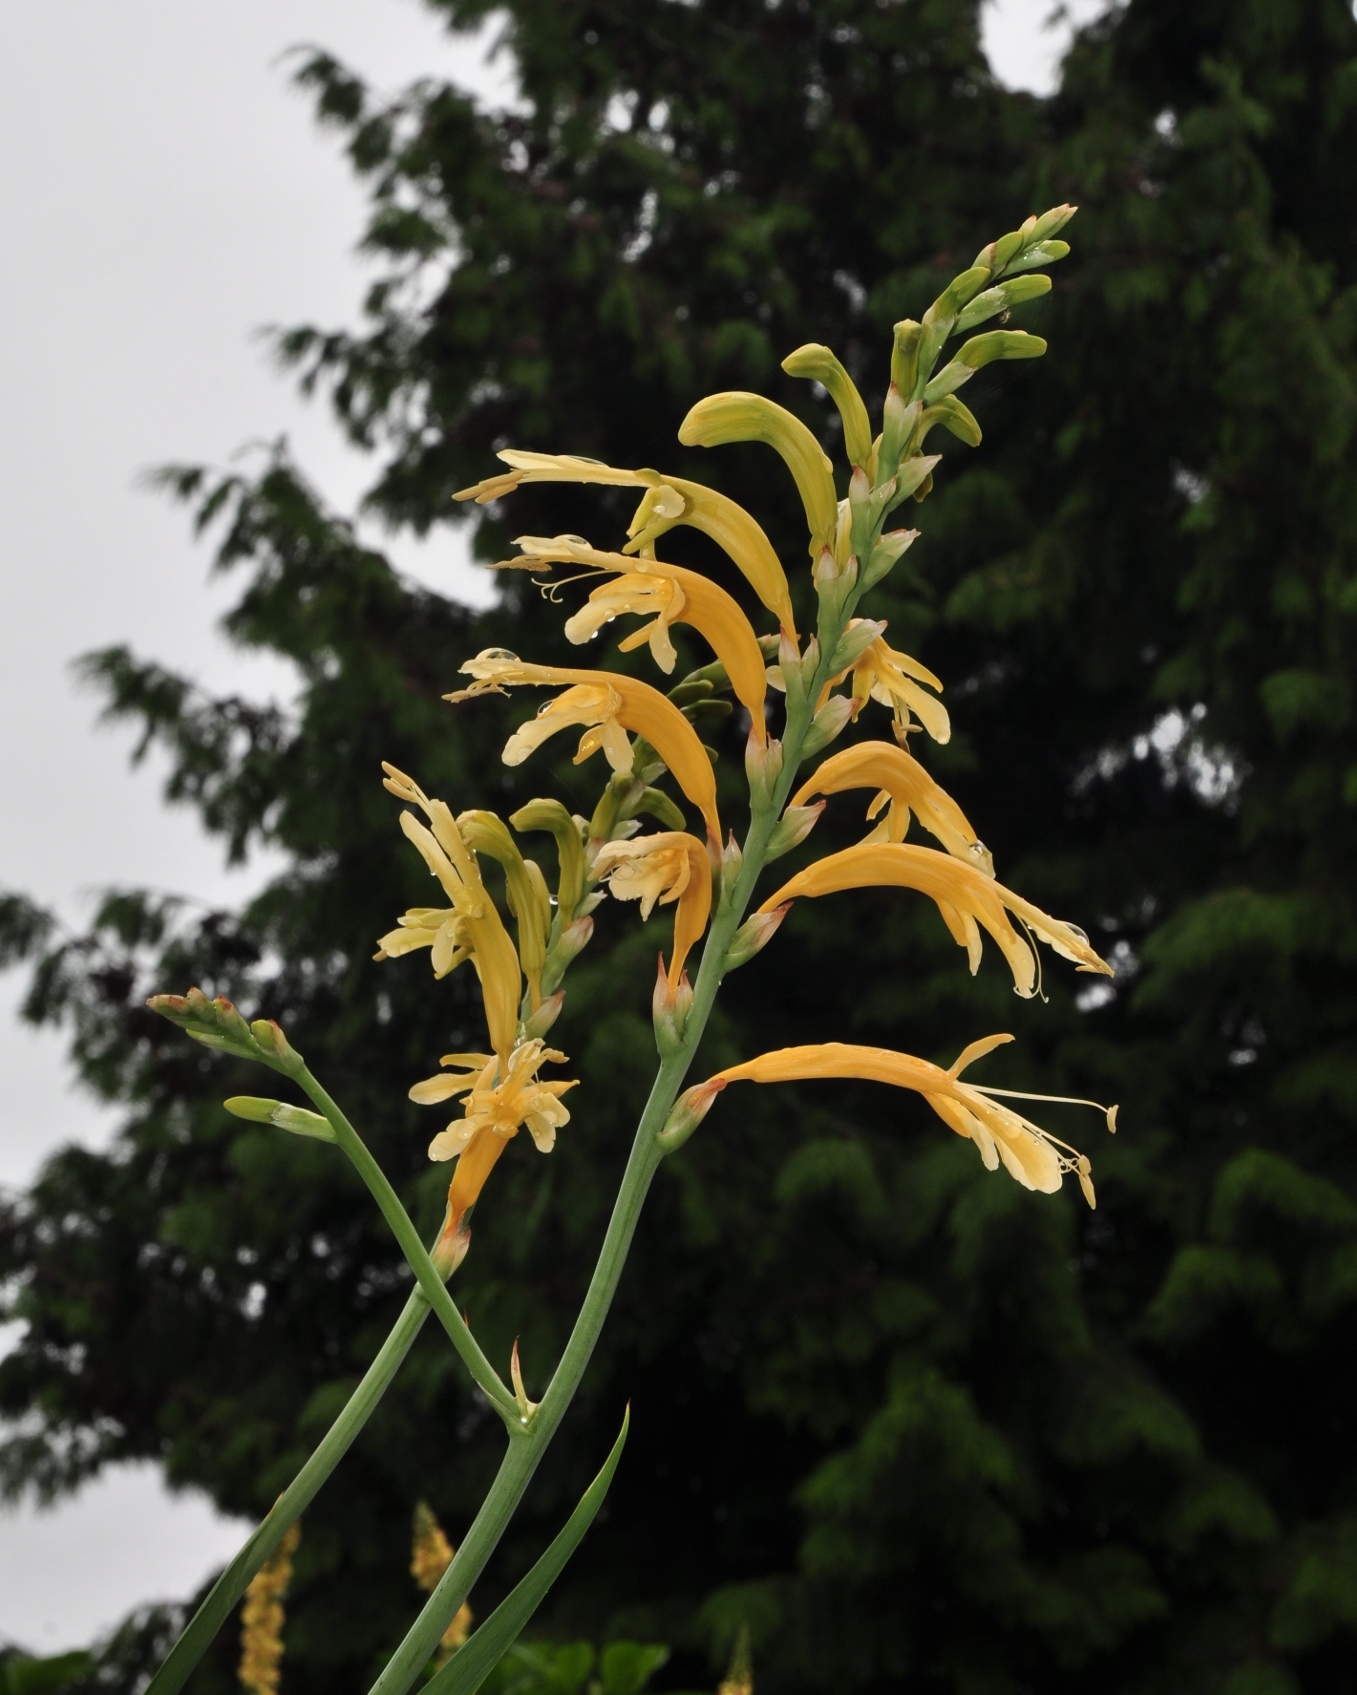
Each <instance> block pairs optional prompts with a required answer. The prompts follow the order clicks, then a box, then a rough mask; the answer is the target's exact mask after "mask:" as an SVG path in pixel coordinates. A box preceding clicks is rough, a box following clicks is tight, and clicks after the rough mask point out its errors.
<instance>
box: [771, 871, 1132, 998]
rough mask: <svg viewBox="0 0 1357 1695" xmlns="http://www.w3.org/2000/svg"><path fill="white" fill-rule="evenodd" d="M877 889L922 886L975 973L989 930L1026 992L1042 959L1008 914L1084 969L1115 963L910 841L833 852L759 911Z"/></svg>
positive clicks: (1073, 933) (1069, 928)
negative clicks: (799, 899) (802, 898)
mask: <svg viewBox="0 0 1357 1695" xmlns="http://www.w3.org/2000/svg"><path fill="white" fill-rule="evenodd" d="M875 887H895V888H908V889H917V890H918V891H919V892H920V893H922V894H926V895H928V896H930V898H931V899H932V900H933V901H934V903H935V904H936V906H937V908H938V911H939V912H940V913H941V915H942V918H943V922H944V923H945V924H946V925H947V928H948V930H949V931H950V932H951V934H952V937H953V939H954V940H955V941H956V942H957V944H958V945H959V946H961V947H964V948H965V949H966V951H967V954H968V956H969V959H970V966H971V970H972V972H975V971H977V970H978V969H979V966H980V949H981V943H980V930H981V928H983V929H985V930H987V931H988V932H989V934H990V935H991V936H992V937H993V938H994V940H995V941H996V942H997V943H998V945H999V948H1000V950H1001V951H1002V953H1003V955H1004V957H1005V959H1006V960H1007V961H1008V965H1009V969H1010V970H1011V971H1012V973H1013V984H1014V987H1015V988H1016V990H1017V992H1018V993H1019V994H1020V995H1022V996H1023V997H1024V998H1029V997H1030V996H1031V995H1033V994H1035V993H1036V991H1037V987H1038V979H1037V962H1036V959H1035V957H1034V950H1033V949H1032V948H1031V947H1030V946H1029V945H1028V942H1027V941H1025V940H1024V939H1023V937H1022V936H1020V935H1019V934H1018V932H1017V931H1016V930H1015V929H1014V928H1013V925H1012V923H1011V922H1010V920H1009V913H1010V912H1011V913H1012V914H1013V916H1014V917H1015V918H1017V919H1018V921H1019V923H1020V924H1021V925H1022V926H1023V929H1024V930H1025V931H1026V932H1027V933H1028V935H1030V936H1032V937H1035V938H1036V939H1037V940H1039V941H1043V942H1045V943H1046V944H1047V945H1048V946H1049V947H1051V948H1053V949H1054V950H1055V952H1056V953H1058V954H1060V955H1062V956H1063V957H1064V958H1066V959H1069V960H1072V961H1073V962H1074V963H1075V964H1076V965H1077V966H1078V967H1079V969H1080V970H1081V971H1091V972H1097V973H1099V974H1101V975H1103V976H1107V977H1110V976H1112V975H1113V969H1112V967H1111V966H1110V965H1109V964H1108V963H1107V961H1106V960H1104V959H1101V958H1100V957H1099V956H1098V954H1097V953H1095V952H1094V950H1093V948H1092V947H1091V946H1090V945H1089V940H1088V937H1087V936H1086V935H1085V934H1084V932H1083V931H1082V930H1080V929H1079V928H1078V927H1077V926H1076V925H1073V924H1067V923H1065V922H1064V921H1063V920H1061V919H1058V918H1052V917H1051V916H1050V915H1049V914H1048V913H1045V912H1043V911H1042V910H1041V909H1040V907H1036V906H1033V905H1032V903H1031V902H1030V901H1026V900H1024V899H1023V898H1022V896H1021V895H1016V894H1014V893H1013V891H1012V890H1011V889H1006V888H1005V887H1004V886H1003V884H1002V883H996V882H994V881H993V880H992V879H991V878H989V877H987V876H986V875H985V874H984V873H983V872H982V871H980V870H978V869H977V868H975V867H974V866H971V865H967V864H963V863H962V862H961V861H960V860H957V859H953V858H951V857H950V856H949V855H948V854H945V853H939V852H938V851H937V850H936V849H934V848H922V847H911V846H909V845H907V844H906V843H903V842H877V841H870V840H869V841H866V842H859V843H858V845H857V846H856V847H851V848H845V849H843V850H842V851H841V852H839V853H832V854H828V855H826V856H825V858H824V859H818V860H816V861H815V862H814V864H812V865H808V866H807V867H806V869H805V870H804V871H800V872H798V873H797V875H796V876H795V877H792V878H791V879H790V880H789V881H788V882H786V883H784V884H783V885H782V887H781V888H780V889H778V890H777V892H776V893H775V894H772V895H770V896H769V897H768V899H767V900H766V901H764V903H763V905H762V906H761V907H760V908H759V910H760V911H761V912H769V911H771V910H772V909H773V907H775V906H780V905H781V904H782V902H783V901H785V900H791V899H793V898H795V897H797V896H800V895H806V896H811V897H815V896H819V895H827V894H833V893H837V892H839V891H841V890H844V889H861V888H875Z"/></svg>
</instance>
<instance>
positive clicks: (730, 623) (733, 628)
mask: <svg viewBox="0 0 1357 1695" xmlns="http://www.w3.org/2000/svg"><path fill="white" fill-rule="evenodd" d="M517 545H518V546H519V547H521V548H522V549H523V551H524V553H525V554H527V555H530V556H531V557H532V558H534V559H542V560H547V561H557V560H560V561H565V562H569V563H572V564H580V565H592V566H593V567H594V568H595V569H596V570H599V571H611V572H616V573H617V574H618V575H619V576H620V577H623V578H624V580H625V581H626V583H627V585H628V586H629V587H630V586H631V585H632V584H633V582H639V584H640V588H641V589H642V590H643V589H644V586H645V585H644V581H643V579H647V578H649V579H651V580H652V581H653V579H655V578H659V579H661V580H662V581H665V582H670V583H673V584H674V585H675V586H676V587H677V588H678V590H679V591H680V592H679V594H678V595H677V596H676V597H675V600H674V605H675V606H676V607H677V610H670V611H669V612H668V614H667V616H668V620H669V621H670V622H672V623H676V624H691V625H692V626H693V628H694V629H695V630H697V631H698V632H699V634H701V635H702V636H704V637H705V638H706V641H707V643H708V645H709V646H710V648H711V650H712V652H713V653H714V654H715V655H716V657H717V658H718V659H719V660H720V661H721V663H722V664H723V665H724V666H725V668H726V674H727V676H728V677H729V678H730V686H731V688H732V689H734V691H735V695H736V698H737V699H738V700H739V701H740V703H741V704H742V705H743V706H744V707H746V708H747V710H748V712H749V716H750V718H751V720H752V721H753V726H754V733H755V734H756V735H757V736H758V737H759V739H760V740H762V739H763V736H764V734H765V728H764V716H763V703H764V697H765V695H766V694H767V692H768V676H767V669H766V662H765V660H764V657H763V650H762V649H761V648H760V647H759V639H758V637H757V636H756V635H755V634H754V629H753V626H752V625H751V624H750V622H749V620H748V619H747V618H746V617H745V615H744V613H743V612H741V610H740V606H739V602H738V601H736V600H735V599H733V598H732V596H730V595H728V594H727V593H726V591H725V590H724V589H723V588H722V587H721V586H720V584H719V583H714V582H712V580H711V578H710V577H704V576H703V575H702V574H701V572H699V571H689V570H687V569H686V568H685V567H684V566H682V565H670V564H668V563H667V562H666V561H664V560H660V559H629V558H628V557H627V556H626V554H624V553H606V552H604V551H603V550H601V549H599V548H595V547H590V546H589V545H588V544H587V543H585V542H582V541H580V540H578V538H576V537H574V536H552V537H550V538H548V537H545V536H519V537H518V542H517ZM608 592H609V589H608V586H605V587H602V588H597V589H595V590H594V591H593V593H592V594H591V595H590V597H589V598H590V600H591V601H592V600H594V599H595V598H596V597H597V598H598V600H599V602H600V606H601V607H610V606H611V605H612V603H611V602H610V601H609V599H608ZM641 598H642V600H643V602H644V600H645V597H644V594H642V595H641ZM637 610H638V611H645V612H649V611H650V610H651V607H650V606H649V605H643V606H638V608H637ZM609 615H611V613H610V614H609ZM576 617H579V614H578V613H577V614H576ZM592 622H593V620H588V621H586V622H582V623H581V624H579V625H577V626H576V628H577V630H578V631H580V632H581V634H580V636H578V637H577V636H571V640H572V641H573V640H577V639H583V632H584V631H585V630H588V629H589V626H590V624H591V623H592ZM573 623H575V619H571V620H570V623H567V625H566V634H567V635H568V636H570V625H571V624H573ZM637 645H639V642H638V643H637Z"/></svg>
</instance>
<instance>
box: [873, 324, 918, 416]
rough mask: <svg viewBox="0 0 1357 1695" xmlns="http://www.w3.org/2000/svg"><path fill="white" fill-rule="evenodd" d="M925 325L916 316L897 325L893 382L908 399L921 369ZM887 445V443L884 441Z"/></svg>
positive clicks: (892, 351)
mask: <svg viewBox="0 0 1357 1695" xmlns="http://www.w3.org/2000/svg"><path fill="white" fill-rule="evenodd" d="M922 331H923V326H922V325H921V324H920V323H919V322H918V321H917V320H916V319H914V318H902V319H901V320H900V322H899V323H898V324H897V325H896V326H895V342H894V345H893V346H892V348H891V382H892V384H893V385H894V386H895V388H897V389H898V390H899V391H900V393H901V394H902V395H903V396H904V397H905V398H906V399H908V398H909V396H910V395H911V394H912V393H913V392H914V379H915V376H916V375H917V373H918V369H919V336H920V335H921V334H922ZM882 446H883V447H884V446H885V443H884V442H883V443H882Z"/></svg>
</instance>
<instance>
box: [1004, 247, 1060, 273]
mask: <svg viewBox="0 0 1357 1695" xmlns="http://www.w3.org/2000/svg"><path fill="white" fill-rule="evenodd" d="M1069 250H1070V244H1069V242H1068V241H1042V242H1038V244H1037V245H1036V246H1035V247H1031V248H1029V249H1028V250H1027V252H1026V253H1024V254H1023V256H1022V257H1021V258H1020V259H1015V260H1014V261H1013V263H1012V264H1011V265H1010V266H1009V267H1008V269H1009V272H1010V274H1013V273H1015V272H1017V271H1035V270H1036V269H1037V267H1038V266H1039V265H1054V264H1055V263H1056V262H1057V260H1060V259H1063V258H1064V257H1065V255H1066V254H1067V253H1068V252H1069Z"/></svg>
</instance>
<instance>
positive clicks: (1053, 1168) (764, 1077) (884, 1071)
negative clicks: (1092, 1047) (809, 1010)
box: [703, 1036, 1116, 1206]
mask: <svg viewBox="0 0 1357 1695" xmlns="http://www.w3.org/2000/svg"><path fill="white" fill-rule="evenodd" d="M1012 1040H1013V1038H1012V1037H1011V1036H987V1037H985V1038H984V1039H983V1040H982V1041H979V1042H972V1043H971V1045H970V1046H969V1047H968V1048H967V1049H966V1050H965V1051H964V1052H963V1053H962V1054H961V1055H960V1057H959V1058H958V1059H957V1061H956V1063H955V1064H954V1065H953V1066H951V1067H950V1068H949V1069H948V1070H946V1071H944V1070H943V1069H942V1068H941V1066H937V1065H931V1064H930V1063H929V1062H928V1061H927V1060H926V1059H916V1058H914V1056H913V1055H912V1054H904V1053H895V1052H894V1051H892V1050H891V1049H890V1048H867V1047H858V1046H856V1045H855V1044H852V1043H848V1042H820V1043H816V1044H814V1045H812V1046H809V1047H802V1048H779V1049H777V1050H776V1052H774V1053H766V1054H761V1055H760V1056H759V1057H758V1058H757V1059H751V1060H749V1061H747V1062H746V1063H745V1064H744V1065H732V1066H728V1067H727V1069H726V1070H724V1071H718V1072H717V1074H716V1076H715V1077H712V1078H710V1079H709V1080H708V1082H707V1083H706V1084H705V1085H703V1087H704V1088H711V1087H712V1086H713V1085H714V1086H716V1087H718V1088H721V1087H724V1086H725V1085H726V1084H727V1083H737V1082H741V1081H744V1082H750V1083H792V1082H800V1081H803V1080H805V1079H808V1078H815V1077H838V1078H847V1077H859V1078H866V1079H868V1080H869V1081H872V1082H877V1083H891V1084H893V1085H894V1086H895V1087H896V1088H898V1089H913V1090H914V1091H915V1093H916V1094H920V1095H922V1096H923V1098H924V1099H925V1100H926V1101H927V1102H928V1104H929V1106H931V1107H932V1109H933V1111H934V1112H936V1113H937V1115H938V1117H939V1118H941V1119H942V1121H943V1123H944V1124H946V1125H948V1126H949V1128H951V1129H952V1130H955V1131H956V1133H957V1135H958V1136H967V1137H969V1138H970V1140H971V1141H973V1142H974V1143H975V1145H976V1147H977V1148H978V1149H979V1150H980V1157H981V1159H982V1160H983V1161H984V1162H985V1166H986V1168H987V1169H988V1170H990V1171H994V1170H996V1169H997V1168H998V1166H999V1164H1000V1162H1001V1161H1002V1163H1003V1165H1004V1166H1005V1167H1006V1169H1007V1170H1008V1171H1009V1173H1010V1174H1011V1175H1012V1176H1013V1177H1015V1178H1016V1179H1017V1180H1018V1182H1019V1183H1021V1184H1022V1185H1023V1187H1024V1188H1026V1189H1037V1190H1040V1191H1041V1192H1042V1193H1044V1194H1054V1193H1055V1192H1056V1190H1058V1189H1059V1187H1060V1179H1061V1177H1062V1176H1063V1175H1064V1173H1065V1172H1067V1171H1073V1172H1074V1173H1075V1175H1076V1176H1077V1177H1078V1179H1079V1186H1080V1188H1081V1189H1082V1190H1083V1192H1084V1198H1085V1199H1086V1200H1087V1201H1088V1204H1089V1205H1090V1206H1095V1205H1096V1204H1097V1202H1096V1200H1095V1197H1094V1192H1093V1182H1092V1178H1091V1176H1090V1167H1089V1162H1088V1160H1087V1159H1086V1158H1085V1156H1084V1155H1083V1154H1081V1153H1079V1152H1078V1151H1077V1150H1076V1149H1074V1148H1071V1147H1070V1146H1068V1144H1067V1143H1065V1142H1062V1141H1060V1140H1059V1139H1058V1138H1057V1137H1054V1136H1052V1135H1051V1134H1050V1133H1049V1132H1048V1131H1046V1130H1043V1129H1041V1128H1040V1126H1039V1125H1036V1124H1033V1123H1031V1122H1030V1120H1028V1119H1026V1118H1024V1117H1023V1116H1022V1114H1021V1113H1017V1112H1014V1111H1013V1110H1012V1109H1011V1108H1010V1107H1006V1106H1002V1105H1000V1103H999V1102H998V1101H995V1100H993V1099H991V1098H990V1096H991V1093H993V1092H999V1093H1008V1092H1009V1091H988V1090H985V1089H982V1088H980V1087H979V1086H977V1085H975V1084H970V1083H963V1082H961V1081H960V1075H961V1072H962V1071H963V1070H964V1069H965V1068H966V1066H968V1065H971V1064H973V1063H974V1062H975V1061H976V1060H977V1059H979V1058H981V1057H982V1056H983V1055H984V1054H987V1053H990V1052H991V1051H992V1050H993V1049H994V1048H996V1047H998V1046H1000V1045H1001V1044H1002V1043H1004V1042H1011V1041H1012ZM1021 1098H1023V1099H1030V1100H1060V1099H1063V1098H1065V1097H1062V1096H1055V1095H1031V1096H1023V1097H1021ZM1077 1104H1080V1105H1087V1106H1097V1105H1098V1103H1097V1102H1096V1101H1087V1102H1080V1103H1077ZM1099 1111H1101V1112H1104V1113H1106V1115H1107V1120H1108V1128H1109V1129H1115V1127H1116V1108H1115V1107H1112V1108H1110V1109H1109V1108H1107V1107H1101V1106H1100V1107H1099Z"/></svg>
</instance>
